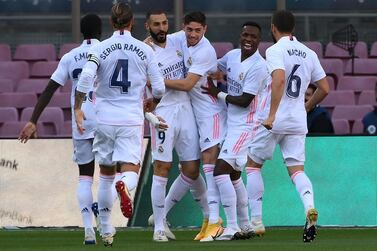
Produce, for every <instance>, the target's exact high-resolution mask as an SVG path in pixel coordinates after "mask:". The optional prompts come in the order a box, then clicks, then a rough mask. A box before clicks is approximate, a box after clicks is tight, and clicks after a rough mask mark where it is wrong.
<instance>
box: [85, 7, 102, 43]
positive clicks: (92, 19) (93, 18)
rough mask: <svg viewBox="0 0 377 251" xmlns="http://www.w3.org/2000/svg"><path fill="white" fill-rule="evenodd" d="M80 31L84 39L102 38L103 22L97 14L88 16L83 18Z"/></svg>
mask: <svg viewBox="0 0 377 251" xmlns="http://www.w3.org/2000/svg"><path fill="white" fill-rule="evenodd" d="M80 30H81V33H82V35H83V36H84V39H90V38H98V39H99V38H100V37H101V33H102V21H101V18H100V17H99V16H98V15H97V14H93V13H91V14H87V15H85V16H84V17H83V18H81V22H80Z"/></svg>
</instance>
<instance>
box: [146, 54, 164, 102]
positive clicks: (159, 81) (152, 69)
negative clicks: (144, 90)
mask: <svg viewBox="0 0 377 251" xmlns="http://www.w3.org/2000/svg"><path fill="white" fill-rule="evenodd" d="M148 77H149V80H150V83H151V87H152V95H153V97H154V98H155V99H161V98H162V96H163V95H164V93H165V83H164V78H163V76H162V74H161V72H160V70H159V68H158V65H157V61H156V58H155V56H154V54H153V52H151V53H150V54H149V58H148Z"/></svg>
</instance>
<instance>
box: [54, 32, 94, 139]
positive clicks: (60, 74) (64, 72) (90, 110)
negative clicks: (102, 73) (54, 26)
mask: <svg viewBox="0 0 377 251" xmlns="http://www.w3.org/2000/svg"><path fill="white" fill-rule="evenodd" d="M97 43H99V41H98V40H97V39H87V40H84V41H83V42H82V44H81V45H80V46H79V47H77V48H74V49H72V50H71V51H70V52H68V53H66V54H65V55H64V56H63V57H62V58H61V60H60V62H59V64H58V67H57V68H56V70H55V72H54V73H53V74H52V76H51V79H52V80H54V81H55V82H57V83H58V84H60V85H61V86H64V85H65V83H66V82H67V80H68V79H70V80H71V81H72V91H71V111H72V138H74V139H89V138H93V137H94V131H95V127H96V118H95V114H94V106H93V102H94V90H93V89H92V90H90V91H89V92H88V94H87V95H86V97H85V100H84V102H83V104H82V110H83V111H84V113H85V117H86V120H85V121H84V126H85V132H84V134H80V133H79V132H78V130H77V125H76V120H75V117H74V116H75V115H74V112H73V106H74V103H75V90H76V86H77V82H78V80H79V75H80V73H81V71H82V68H83V67H84V65H85V63H86V61H87V58H88V51H89V48H90V47H91V46H92V45H94V44H97Z"/></svg>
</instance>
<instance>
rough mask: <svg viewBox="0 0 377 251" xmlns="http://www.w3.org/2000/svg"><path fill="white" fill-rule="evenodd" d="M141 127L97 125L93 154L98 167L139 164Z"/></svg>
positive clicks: (141, 139)
mask: <svg viewBox="0 0 377 251" xmlns="http://www.w3.org/2000/svg"><path fill="white" fill-rule="evenodd" d="M142 148H143V126H113V125H104V124H98V125H97V130H96V133H95V137H94V142H93V152H94V154H95V158H96V161H98V163H99V164H100V165H105V166H113V165H115V164H116V163H117V162H121V163H133V164H135V165H137V164H139V163H140V162H141V154H142Z"/></svg>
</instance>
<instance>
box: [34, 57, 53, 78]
mask: <svg viewBox="0 0 377 251" xmlns="http://www.w3.org/2000/svg"><path fill="white" fill-rule="evenodd" d="M58 64H59V62H58V61H48V62H44V61H41V62H35V63H34V64H33V65H32V66H31V71H30V77H32V78H50V77H51V75H52V73H54V71H55V70H56V68H57V67H58Z"/></svg>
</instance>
